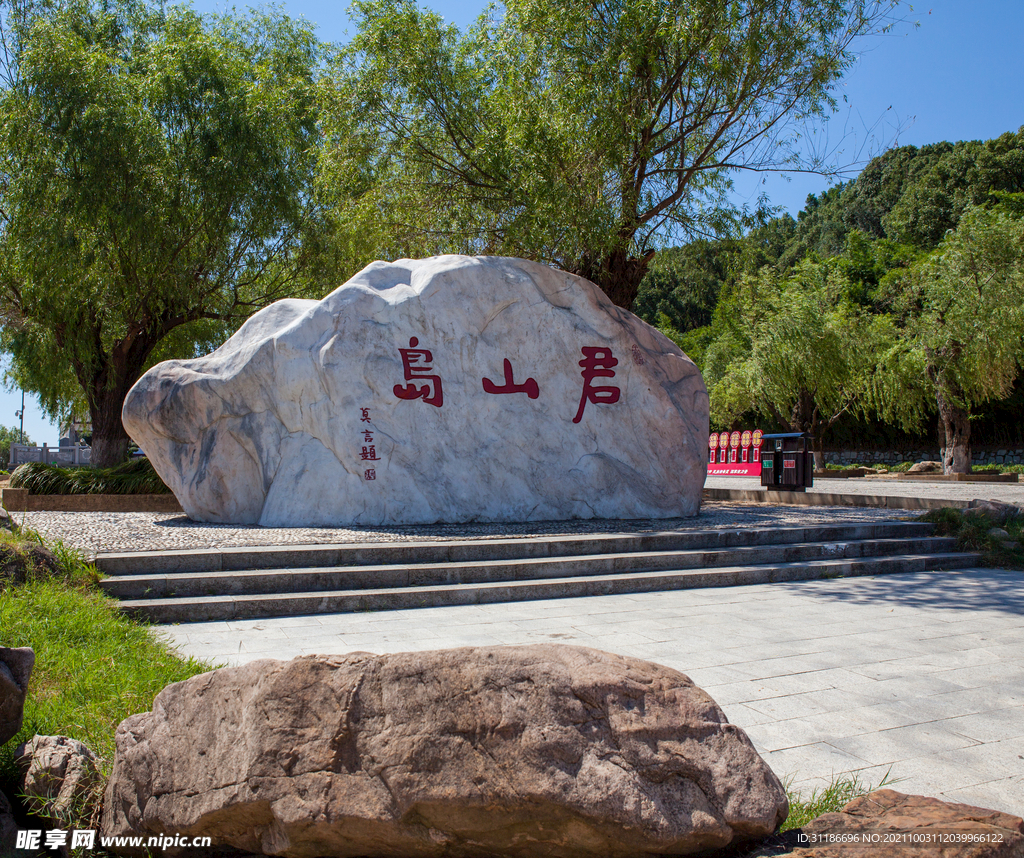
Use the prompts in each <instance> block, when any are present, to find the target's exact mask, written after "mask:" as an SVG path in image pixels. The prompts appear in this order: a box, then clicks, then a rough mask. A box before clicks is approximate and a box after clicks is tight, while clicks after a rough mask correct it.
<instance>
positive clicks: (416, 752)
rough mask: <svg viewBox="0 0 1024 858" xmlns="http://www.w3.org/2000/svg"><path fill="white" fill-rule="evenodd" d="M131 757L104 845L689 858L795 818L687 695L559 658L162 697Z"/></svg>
mask: <svg viewBox="0 0 1024 858" xmlns="http://www.w3.org/2000/svg"><path fill="white" fill-rule="evenodd" d="M116 744H117V754H116V757H115V761H114V770H113V773H112V775H111V778H110V781H109V783H108V785H107V791H106V795H105V799H104V811H103V823H102V833H103V834H104V835H107V836H109V835H125V834H131V833H135V834H140V835H147V836H152V835H159V834H163V833H177V834H182V835H187V836H193V837H194V836H209V837H211V838H212V843H213V846H214V847H216V848H228V847H231V848H235V849H240V850H243V851H248V852H258V853H263V854H267V855H286V856H296V858H300V856H303V858H304V856H310V858H312V856H366V855H373V856H403V858H420V856H424V858H425V857H426V856H441V855H444V856H452V858H470V856H489V858H495V856H517V857H518V858H535V856H560V858H590V856H594V858H596V856H600V858H616V856H619V858H625V856H636V855H644V854H674V855H676V854H678V855H682V854H687V853H693V852H699V851H701V850H706V849H712V848H719V847H725V846H729V845H730V844H733V843H735V842H739V841H744V840H752V839H759V838H763V837H765V836H767V835H768V834H770V833H771V832H772V831H774V830H775V829H776V828H777V826H778V825H780V824H781V823H782V821H783V820H784V819H785V818H786V815H787V813H788V809H789V808H788V801H787V799H786V794H785V791H784V789H783V787H782V784H781V783H780V782H779V779H778V778H777V777H776V776H775V774H774V773H773V772H772V771H771V769H770V768H768V766H767V765H766V764H765V762H764V761H763V760H762V759H761V758H760V757H759V756H758V754H757V752H756V751H755V750H754V747H753V745H752V744H751V742H750V740H749V739H748V738H747V736H746V734H745V733H744V732H743V731H742V730H740V729H739V728H737V727H735V726H733V725H731V724H729V723H728V721H727V720H726V718H725V715H724V714H723V713H722V710H721V709H719V707H718V706H717V705H716V704H715V702H714V701H713V700H712V699H711V698H710V697H709V696H708V695H707V694H706V693H705V692H704V691H702V690H701V689H700V688H697V687H696V686H695V685H694V684H693V682H692V681H691V680H690V679H689V678H688V677H686V676H684V675H683V674H681V673H679V672H677V671H675V670H671V669H669V668H667V667H662V666H660V665H656V664H652V663H650V662H645V661H641V660H639V659H633V658H624V657H622V656H618V655H612V654H610V653H606V652H600V651H598V650H592V649H585V648H580V647H567V646H556V645H550V644H548V645H538V646H524V647H493V648H465V649H452V650H440V651H435V652H421V653H399V654H394V655H381V656H377V655H371V654H369V653H353V654H349V655H338V656H304V657H301V658H296V659H294V660H293V661H289V662H281V661H271V660H265V661H256V662H251V663H249V664H247V665H244V666H241V667H234V668H223V669H221V670H215V671H213V672H211V673H206V674H203V675H201V676H196V677H193V678H192V679H189V680H186V681H185V682H179V683H177V684H175V685H170V686H168V687H167V688H165V689H164V690H163V691H162V692H160V694H159V695H157V697H156V700H155V701H154V702H153V710H152V712H148V713H144V714H140V715H133V716H131V717H130V718H128V719H126V720H125V721H123V722H122V723H121V725H120V726H119V727H118V729H117V735H116ZM165 854H174V850H173V849H168V850H167V852H166V853H165Z"/></svg>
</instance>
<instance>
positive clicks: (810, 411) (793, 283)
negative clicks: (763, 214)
mask: <svg viewBox="0 0 1024 858" xmlns="http://www.w3.org/2000/svg"><path fill="white" fill-rule="evenodd" d="M854 292H855V284H852V283H851V282H850V281H849V279H848V278H847V277H846V276H845V275H844V274H843V273H842V272H841V271H839V270H837V269H836V267H835V266H829V265H827V264H823V263H813V262H809V261H805V262H803V263H801V264H800V265H798V266H797V267H796V268H795V269H794V270H793V271H791V272H790V273H789V274H787V275H786V276H785V277H780V276H779V275H778V274H777V273H776V272H775V271H774V269H772V268H770V267H765V268H764V269H762V271H761V272H760V273H759V274H758V275H754V276H751V275H747V276H744V277H741V278H740V280H739V281H738V283H737V285H736V287H735V289H734V291H733V293H732V294H731V295H730V296H729V299H728V301H727V303H726V304H725V305H724V306H722V307H720V308H719V311H718V312H719V314H724V313H727V314H729V316H730V317H731V318H729V319H728V320H727V321H725V322H724V323H723V320H722V319H721V318H719V322H720V324H719V326H718V328H719V334H718V336H717V337H716V338H715V340H714V341H713V342H712V343H711V344H710V345H709V346H708V348H707V351H706V352H705V355H704V378H705V380H706V381H707V384H708V392H709V394H710V396H711V416H712V419H714V420H715V421H716V422H719V423H722V424H725V425H728V424H729V423H731V422H733V421H734V420H736V419H737V418H739V417H740V416H741V415H742V414H744V413H747V412H750V411H755V412H758V413H760V414H763V415H765V416H769V417H771V418H772V419H773V420H774V421H775V422H776V423H778V424H779V425H780V426H782V427H783V428H784V429H785V430H786V431H789V432H809V433H811V434H812V435H813V436H814V440H813V449H814V459H815V467H817V468H823V467H824V455H823V440H824V438H825V436H826V435H827V433H828V431H829V430H830V429H831V428H832V426H833V425H834V424H835V423H836V421H837V420H839V418H840V417H842V416H843V415H844V414H857V413H861V414H863V413H865V411H866V410H867V409H868V408H869V407H870V406H871V403H872V402H873V401H874V400H873V393H874V386H875V375H876V371H877V368H878V365H879V362H880V361H881V359H882V356H883V355H884V354H885V352H886V349H887V348H889V347H890V346H891V344H892V338H893V336H894V335H895V329H894V327H893V324H892V321H891V319H889V317H888V316H885V315H878V314H873V313H871V312H869V311H868V310H867V309H866V308H865V307H863V306H861V305H860V304H858V303H857V302H856V301H855V300H851V297H852V293H854Z"/></svg>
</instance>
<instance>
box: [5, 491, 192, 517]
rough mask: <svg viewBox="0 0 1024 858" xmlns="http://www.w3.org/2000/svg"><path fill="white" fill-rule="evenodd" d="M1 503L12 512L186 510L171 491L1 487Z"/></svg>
mask: <svg viewBox="0 0 1024 858" xmlns="http://www.w3.org/2000/svg"><path fill="white" fill-rule="evenodd" d="M0 506H3V508H4V509H6V510H7V511H8V512H40V511H44V510H46V511H51V512H182V508H181V504H179V503H178V499H177V498H176V497H175V496H174V495H171V494H166V495H33V494H30V493H29V490H28V489H0Z"/></svg>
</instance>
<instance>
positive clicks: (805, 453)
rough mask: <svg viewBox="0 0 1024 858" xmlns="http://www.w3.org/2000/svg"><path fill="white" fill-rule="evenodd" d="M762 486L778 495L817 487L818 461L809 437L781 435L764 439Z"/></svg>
mask: <svg viewBox="0 0 1024 858" xmlns="http://www.w3.org/2000/svg"><path fill="white" fill-rule="evenodd" d="M761 485H762V486H765V487H766V488H769V489H772V490H774V491H777V492H803V491H806V490H807V489H808V488H809V487H810V486H812V485H814V458H813V454H812V453H811V436H810V435H809V434H808V433H806V432H780V433H778V434H775V435H765V436H764V438H763V444H762V447H761Z"/></svg>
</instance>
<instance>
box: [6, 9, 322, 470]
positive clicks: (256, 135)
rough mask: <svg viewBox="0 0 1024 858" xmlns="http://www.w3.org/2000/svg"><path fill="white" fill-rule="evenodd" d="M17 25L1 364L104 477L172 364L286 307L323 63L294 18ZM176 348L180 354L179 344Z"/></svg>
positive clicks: (180, 17)
mask: <svg viewBox="0 0 1024 858" xmlns="http://www.w3.org/2000/svg"><path fill="white" fill-rule="evenodd" d="M19 8H23V9H24V10H25V12H24V14H14V13H11V14H9V15H8V16H7V20H6V22H5V23H6V25H7V27H6V30H5V33H6V35H7V36H8V39H9V41H8V44H7V45H6V47H7V51H6V52H5V53H4V57H6V68H5V72H6V76H7V79H8V81H9V85H8V87H7V89H6V90H5V91H3V92H2V93H0V122H2V126H0V159H2V161H3V163H2V165H0V169H2V170H3V173H4V175H5V176H7V177H8V180H7V181H6V182H5V183H4V184H3V187H2V189H0V196H2V199H0V203H2V211H3V213H4V221H3V229H2V231H0V281H2V284H3V289H2V290H0V320H2V323H3V330H2V334H0V347H2V348H3V349H4V350H6V351H9V352H10V353H11V354H12V355H13V362H14V367H13V370H12V376H13V378H14V379H15V380H16V381H17V382H18V383H20V384H22V385H23V386H24V387H25V388H26V389H29V390H33V391H35V392H37V393H38V394H39V395H40V399H41V403H42V404H43V406H44V408H45V409H46V410H47V411H48V412H49V413H50V414H51V415H57V416H67V414H68V413H69V411H71V410H74V408H75V407H77V405H78V404H79V403H80V401H81V400H82V399H84V400H85V401H86V403H87V404H88V408H89V412H90V417H91V421H92V425H93V435H94V438H93V452H94V457H95V458H97V459H98V460H99V463H100V464H113V463H114V462H116V461H117V460H118V459H119V458H120V457H121V456H123V454H124V451H125V449H126V444H127V436H126V435H125V434H124V429H123V427H122V426H121V423H120V408H121V403H122V402H123V400H124V395H125V394H126V393H127V391H128V389H129V388H130V387H131V385H132V384H133V383H134V381H135V380H136V379H137V378H138V376H139V374H140V373H141V372H142V371H143V370H144V369H145V368H146V367H147V366H148V365H150V364H151V363H152V362H153V360H154V359H155V358H156V357H157V352H156V349H157V348H158V346H159V345H161V344H162V346H163V347H162V350H161V352H160V354H159V356H160V357H170V356H185V357H190V356H192V355H193V354H194V353H195V351H196V348H197V344H198V343H202V344H204V345H205V344H206V343H208V342H210V341H212V340H219V339H221V338H222V337H223V336H224V334H225V333H226V332H228V331H229V330H230V329H231V327H232V326H233V325H236V324H237V323H238V322H239V321H240V320H241V319H243V318H245V317H246V316H248V315H249V314H251V313H252V311H253V310H255V309H258V308H260V307H262V306H264V305H266V304H267V303H269V302H270V301H272V300H274V299H276V298H278V297H282V296H284V295H286V294H289V292H290V291H292V290H293V289H294V287H295V277H296V271H297V270H298V269H299V268H300V266H301V263H302V261H303V255H302V249H301V246H300V239H301V234H302V229H303V227H304V224H306V223H307V217H306V216H307V214H308V213H309V208H310V206H311V205H312V200H313V198H312V195H311V193H310V191H311V187H312V186H311V182H312V176H313V170H314V166H315V162H316V154H317V145H318V142H319V137H318V134H317V128H316V116H317V114H316V109H315V94H314V74H315V70H316V67H317V64H318V62H319V57H320V48H319V45H318V43H317V42H316V40H315V39H314V38H313V35H312V32H311V30H310V28H309V27H308V26H307V25H303V24H297V23H295V22H292V21H290V20H288V19H287V18H283V17H274V16H270V15H263V14H258V13H252V14H250V15H249V16H248V17H244V18H243V17H237V16H236V17H232V16H224V17H212V18H209V19H206V20H204V19H201V18H200V17H199V16H197V15H195V14H194V13H192V12H190V11H187V10H185V9H183V8H180V7H172V8H169V9H166V10H165V9H164V8H163V6H162V5H160V6H146V5H144V4H142V3H125V4H122V5H120V6H117V5H115V6H112V5H111V4H108V3H100V2H91V0H77V2H70V3H67V4H61V5H58V6H51V5H49V4H39V5H30V6H26V7H19ZM172 333H173V334H175V336H174V338H173V339H171V340H167V339H165V338H167V337H168V335H170V334H172Z"/></svg>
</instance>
